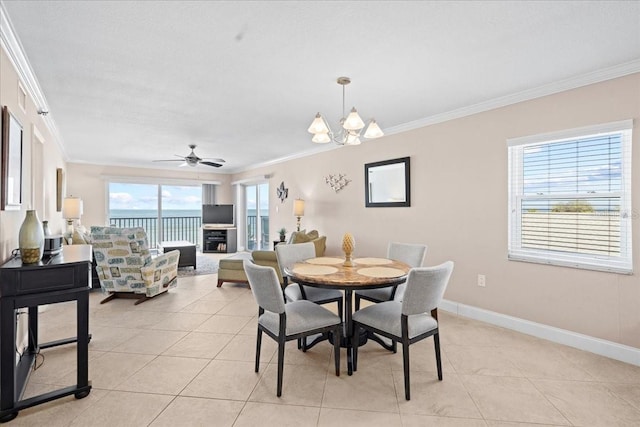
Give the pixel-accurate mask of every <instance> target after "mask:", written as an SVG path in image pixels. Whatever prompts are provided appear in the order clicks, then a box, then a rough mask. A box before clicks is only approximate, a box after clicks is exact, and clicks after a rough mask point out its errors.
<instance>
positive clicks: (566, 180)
mask: <svg viewBox="0 0 640 427" xmlns="http://www.w3.org/2000/svg"><path fill="white" fill-rule="evenodd" d="M621 190H622V135H621V134H620V133H616V134H609V135H599V136H594V137H587V138H580V139H573V140H568V141H563V142H557V143H552V144H535V145H531V146H529V147H526V148H525V149H524V150H523V196H525V197H527V196H529V197H530V196H533V198H528V200H526V201H523V210H525V211H532V210H536V211H538V212H540V211H548V210H550V209H553V207H554V206H557V204H558V203H565V204H567V203H576V200H577V199H575V198H574V199H571V196H572V195H573V196H575V195H580V196H589V198H588V199H586V200H585V201H584V203H588V204H589V206H591V207H592V208H593V210H594V211H619V210H620V205H619V200H618V198H617V197H614V198H612V197H610V196H611V192H619V191H621ZM535 196H542V197H541V198H536V197H535ZM562 196H568V197H567V198H566V199H564V200H562ZM546 197H549V198H550V199H551V200H549V199H546Z"/></svg>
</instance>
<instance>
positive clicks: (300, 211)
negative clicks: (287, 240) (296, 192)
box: [293, 199, 304, 216]
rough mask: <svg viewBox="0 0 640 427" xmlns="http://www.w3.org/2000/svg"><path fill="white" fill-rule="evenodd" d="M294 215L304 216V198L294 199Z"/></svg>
mask: <svg viewBox="0 0 640 427" xmlns="http://www.w3.org/2000/svg"><path fill="white" fill-rule="evenodd" d="M293 216H304V200H302V199H295V200H294V201H293Z"/></svg>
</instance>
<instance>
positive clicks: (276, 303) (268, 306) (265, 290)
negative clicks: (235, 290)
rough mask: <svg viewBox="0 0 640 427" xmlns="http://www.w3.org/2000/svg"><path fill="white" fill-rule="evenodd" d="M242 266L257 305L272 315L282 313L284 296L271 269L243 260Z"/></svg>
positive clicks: (274, 272)
mask: <svg viewBox="0 0 640 427" xmlns="http://www.w3.org/2000/svg"><path fill="white" fill-rule="evenodd" d="M243 265H244V272H245V273H246V275H247V279H249V285H251V292H253V296H254V298H255V299H256V302H257V303H258V305H259V306H260V307H262V308H264V309H265V310H266V311H270V312H272V313H278V314H280V313H284V296H283V295H282V287H280V282H278V276H276V271H275V270H274V269H273V268H271V267H263V266H261V265H256V264H254V263H253V262H251V261H249V260H244V261H243Z"/></svg>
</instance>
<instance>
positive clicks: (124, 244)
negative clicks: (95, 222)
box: [91, 226, 180, 305]
mask: <svg viewBox="0 0 640 427" xmlns="http://www.w3.org/2000/svg"><path fill="white" fill-rule="evenodd" d="M91 242H92V243H91V244H92V245H93V255H94V257H95V260H96V271H97V273H98V278H99V279H100V287H101V288H102V291H103V292H104V293H108V294H109V296H108V297H107V298H105V299H104V300H102V301H101V304H104V303H105V302H107V301H110V300H112V299H113V298H116V297H125V298H135V299H137V301H136V303H135V304H136V305H137V304H140V303H141V302H144V301H146V300H148V299H149V298H152V297H154V296H156V295H158V294H161V293H164V292H166V291H168V290H169V288H173V287H175V286H176V285H177V283H178V260H179V258H180V252H179V251H177V250H175V251H171V252H167V253H164V254H161V255H158V256H157V257H154V258H152V257H151V254H150V252H149V241H148V239H147V233H146V232H145V231H144V229H143V228H141V227H135V228H115V227H96V226H93V227H91Z"/></svg>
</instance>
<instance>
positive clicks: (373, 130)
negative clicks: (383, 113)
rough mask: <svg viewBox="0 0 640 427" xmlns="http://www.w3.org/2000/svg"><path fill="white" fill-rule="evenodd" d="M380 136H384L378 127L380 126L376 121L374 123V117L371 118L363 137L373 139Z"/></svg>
mask: <svg viewBox="0 0 640 427" xmlns="http://www.w3.org/2000/svg"><path fill="white" fill-rule="evenodd" d="M381 136H384V132H382V129H380V126H378V123H376V121H375V120H374V119H371V121H370V122H369V126H368V127H367V130H366V132H365V133H364V137H365V138H369V139H374V138H380V137H381Z"/></svg>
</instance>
